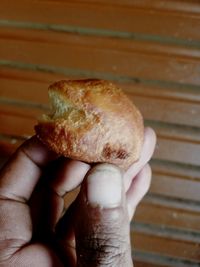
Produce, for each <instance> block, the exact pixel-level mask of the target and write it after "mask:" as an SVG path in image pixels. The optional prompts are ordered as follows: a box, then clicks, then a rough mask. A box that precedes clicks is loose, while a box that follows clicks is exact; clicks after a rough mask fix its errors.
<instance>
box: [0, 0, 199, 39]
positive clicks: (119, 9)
mask: <svg viewBox="0 0 200 267" xmlns="http://www.w3.org/2000/svg"><path fill="white" fill-rule="evenodd" d="M156 2H157V1H156ZM159 2H160V1H159ZM159 2H157V3H158V4H159ZM170 2H172V1H170ZM179 2H180V1H179ZM160 4H162V5H163V1H162V2H160ZM194 4H195V3H194ZM155 5H156V4H154V6H155ZM180 5H181V6H182V2H181V4H180ZM196 5H197V6H198V4H197V3H196ZM10 6H12V10H11V9H10ZM143 6H144V5H143ZM176 6H178V4H176ZM190 6H191V5H190ZM147 7H148V6H147ZM186 7H187V6H185V10H187V8H186ZM194 9H195V8H193V10H194ZM173 10H174V8H173V7H172V12H166V10H162V8H160V9H156V8H145V9H144V8H143V7H142V6H141V7H140V6H138V8H136V7H134V6H133V7H131V6H124V5H123V4H121V5H114V4H109V5H106V4H102V3H101V1H99V2H94V3H93V2H90V3H89V2H87V1H86V2H82V3H80V2H79V1H67V2H66V1H29V2H28V4H27V1H25V0H20V1H17V2H13V1H12V0H7V1H6V0H2V1H1V7H0V12H1V14H2V17H1V18H2V19H4V20H16V21H24V22H26V21H31V22H37V23H38V22H39V23H45V24H64V25H70V26H74V27H80V26H81V27H85V28H92V29H104V30H111V31H125V32H133V33H136V34H137V33H140V34H143V35H144V34H148V35H156V36H157V35H161V36H164V37H165V36H167V37H168V36H172V37H175V38H180V39H188V40H196V39H197V40H199V26H200V21H199V17H198V15H196V16H195V15H191V14H187V13H183V14H182V13H181V12H177V11H176V10H175V12H173ZM161 21H162V23H160V22H161ZM133 22H134V23H133ZM174 25H176V27H174Z"/></svg>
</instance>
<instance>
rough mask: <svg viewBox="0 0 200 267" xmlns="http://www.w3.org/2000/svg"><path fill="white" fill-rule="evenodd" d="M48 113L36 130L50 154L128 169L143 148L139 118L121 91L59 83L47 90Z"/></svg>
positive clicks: (106, 85) (107, 85)
mask: <svg viewBox="0 0 200 267" xmlns="http://www.w3.org/2000/svg"><path fill="white" fill-rule="evenodd" d="M49 98H50V102H51V108H52V112H51V114H49V115H43V116H42V118H41V119H40V120H39V121H38V124H37V125H36V126H35V130H36V134H37V136H38V137H39V138H40V140H41V141H42V142H43V143H45V144H46V145H47V146H48V147H49V148H50V149H52V150H53V151H55V152H56V153H58V154H60V155H63V156H65V157H68V158H71V159H76V160H80V161H84V162H88V163H99V162H107V163H112V164H115V165H117V166H119V167H120V168H121V169H123V170H126V169H127V168H128V167H129V166H130V165H131V164H132V163H133V162H135V161H137V160H138V158H139V156H140V152H141V147H142V143H143V131H144V126H143V118H142V116H141V113H140V112H139V110H138V109H137V108H136V107H135V106H134V105H133V103H132V102H131V101H130V100H129V99H128V97H127V96H126V95H125V94H124V93H123V91H122V90H121V89H119V88H118V87H116V86H115V85H114V84H112V83H111V82H108V81H104V80H96V79H95V80H92V79H90V80H68V81H67V80H66V81H64V80H63V81H58V82H56V83H54V84H52V85H50V87H49Z"/></svg>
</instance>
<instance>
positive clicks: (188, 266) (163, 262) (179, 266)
mask: <svg viewBox="0 0 200 267" xmlns="http://www.w3.org/2000/svg"><path fill="white" fill-rule="evenodd" d="M133 259H134V261H136V262H137V261H139V262H142V263H141V265H139V266H142V267H146V266H152V267H153V266H157V265H159V266H162V267H199V263H198V262H199V261H193V260H190V259H180V258H177V257H171V256H166V255H162V254H159V253H154V252H147V251H142V250H140V251H138V250H134V251H133ZM146 264H147V265H146Z"/></svg>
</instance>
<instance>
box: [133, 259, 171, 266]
mask: <svg viewBox="0 0 200 267" xmlns="http://www.w3.org/2000/svg"><path fill="white" fill-rule="evenodd" d="M133 263H134V267H167V265H163V264H162V265H160V264H156V263H148V262H142V260H141V261H139V260H133Z"/></svg>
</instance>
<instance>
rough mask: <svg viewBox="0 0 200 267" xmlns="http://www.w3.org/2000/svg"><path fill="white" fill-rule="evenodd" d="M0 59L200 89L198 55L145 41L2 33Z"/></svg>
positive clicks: (2, 30)
mask: <svg viewBox="0 0 200 267" xmlns="http://www.w3.org/2000/svg"><path fill="white" fill-rule="evenodd" d="M0 57H1V58H2V59H4V60H7V61H19V62H24V63H28V64H37V65H43V66H45V65H49V66H53V68H55V69H56V68H57V69H58V71H59V68H61V69H62V68H63V69H65V70H66V71H67V69H72V70H74V71H75V70H76V71H77V70H79V72H80V71H83V70H85V71H86V72H87V74H88V75H91V73H92V72H93V74H92V75H95V76H102V75H103V73H107V74H106V75H108V74H110V75H115V76H116V77H118V76H130V77H137V78H140V79H150V80H164V81H173V82H177V83H190V84H193V85H199V84H200V77H199V58H200V57H199V51H198V50H197V49H196V50H194V49H189V48H188V49H186V48H183V49H182V48H181V47H176V46H172V47H171V46H169V45H159V44H156V43H148V42H142V41H133V40H123V39H115V38H100V37H96V36H81V37H80V36H79V37H78V38H77V35H72V34H61V33H53V32H50V31H49V32H48V31H45V32H44V31H36V30H22V29H15V30H13V29H10V28H1V38H0ZM63 71H64V70H63Z"/></svg>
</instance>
